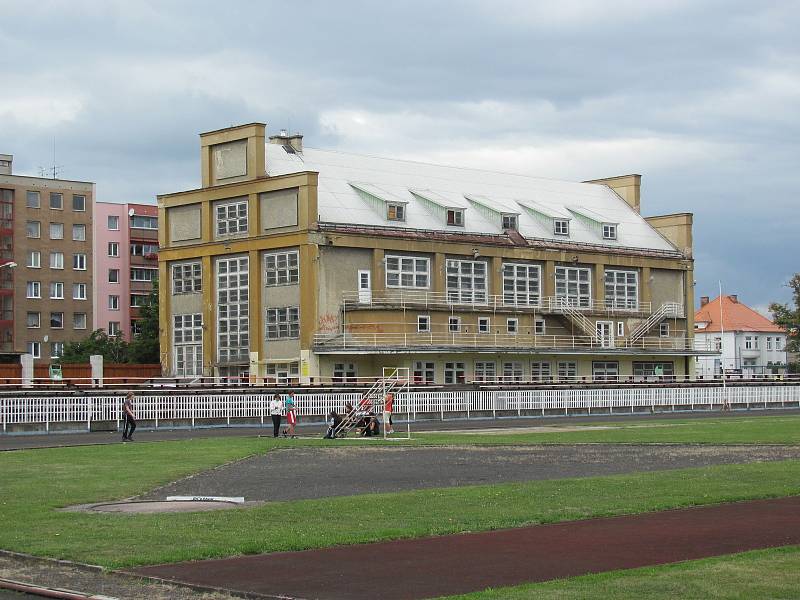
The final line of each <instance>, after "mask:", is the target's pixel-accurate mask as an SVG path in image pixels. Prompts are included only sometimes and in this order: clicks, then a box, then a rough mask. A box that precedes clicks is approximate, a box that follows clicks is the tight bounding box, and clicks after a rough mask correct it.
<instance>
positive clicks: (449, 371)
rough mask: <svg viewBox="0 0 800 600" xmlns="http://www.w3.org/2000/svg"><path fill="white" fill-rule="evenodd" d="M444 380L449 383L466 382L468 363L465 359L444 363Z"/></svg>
mask: <svg viewBox="0 0 800 600" xmlns="http://www.w3.org/2000/svg"><path fill="white" fill-rule="evenodd" d="M444 382H445V383H448V384H459V383H466V382H467V363H465V362H463V361H450V362H446V363H444Z"/></svg>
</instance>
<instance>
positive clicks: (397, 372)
mask: <svg viewBox="0 0 800 600" xmlns="http://www.w3.org/2000/svg"><path fill="white" fill-rule="evenodd" d="M383 371H384V373H383V377H381V378H380V379H378V380H377V381H375V383H373V384H372V387H370V388H369V390H367V391H366V393H364V394H363V395H362V396H361V400H359V401H358V406H355V407H353V410H352V411H350V412H349V413H348V414H346V415H344V418H343V419H342V421H341V422H340V423H339V424H338V425H337V426H336V428H335V429H334V430H333V437H334V438H343V437H347V434H348V433H350V432H351V431H352V430H353V429H354V428H355V427H356V425H358V423H359V422H360V421H361V420H362V419H363V418H364V417H365V416H367V415H369V413H370V412H374V413H375V416H376V417H377V418H380V417H381V416H382V414H383V408H384V401H385V399H386V394H389V393H393V392H395V391H398V390H401V389H404V388H407V387H408V369H407V368H403V369H395V368H386V367H384V369H383ZM403 372H405V373H403ZM387 375H388V376H387ZM404 375H405V376H404Z"/></svg>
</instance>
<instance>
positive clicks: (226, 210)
mask: <svg viewBox="0 0 800 600" xmlns="http://www.w3.org/2000/svg"><path fill="white" fill-rule="evenodd" d="M247 205H248V202H247V199H246V198H245V199H244V200H231V201H226V202H217V203H215V204H214V233H215V236H216V237H226V236H230V235H239V234H242V233H247V231H248V221H249V214H248V210H249V209H248V206H247Z"/></svg>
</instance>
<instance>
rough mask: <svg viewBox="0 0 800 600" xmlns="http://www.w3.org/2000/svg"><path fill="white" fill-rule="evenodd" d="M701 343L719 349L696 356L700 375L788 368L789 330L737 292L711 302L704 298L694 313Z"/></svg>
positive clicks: (699, 342)
mask: <svg viewBox="0 0 800 600" xmlns="http://www.w3.org/2000/svg"><path fill="white" fill-rule="evenodd" d="M694 336H695V340H697V343H698V344H700V345H702V346H706V344H708V346H707V347H710V348H714V349H716V350H718V351H719V354H718V355H716V356H698V357H696V359H695V360H696V363H697V375H703V376H709V375H715V374H719V373H720V372H721V370H722V367H723V366H724V367H725V371H726V372H728V373H730V372H734V373H739V372H740V373H742V374H744V375H756V374H763V373H778V372H782V371H783V370H784V369H785V368H786V332H785V331H784V330H783V329H782V328H780V327H779V326H777V325H775V324H774V323H773V322H772V321H770V320H769V319H767V318H766V317H764V316H762V315H760V314H759V313H757V312H756V311H754V310H753V309H752V308H750V307H749V306H747V305H745V304H742V303H741V302H739V298H738V297H737V296H736V295H730V296H721V297H718V298H715V299H714V300H712V301H710V302H709V299H708V296H702V297H701V298H700V310H698V311H697V312H696V313H695V316H694Z"/></svg>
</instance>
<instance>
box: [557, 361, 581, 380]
mask: <svg viewBox="0 0 800 600" xmlns="http://www.w3.org/2000/svg"><path fill="white" fill-rule="evenodd" d="M557 374H558V380H559V381H576V380H577V379H578V363H577V362H576V361H574V360H560V361H558V365H557Z"/></svg>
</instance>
